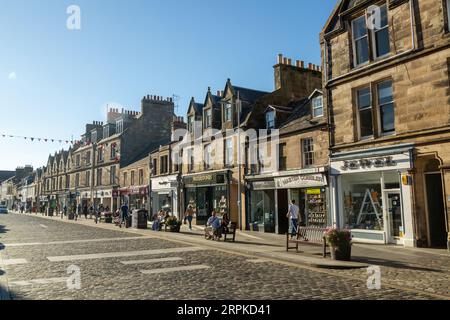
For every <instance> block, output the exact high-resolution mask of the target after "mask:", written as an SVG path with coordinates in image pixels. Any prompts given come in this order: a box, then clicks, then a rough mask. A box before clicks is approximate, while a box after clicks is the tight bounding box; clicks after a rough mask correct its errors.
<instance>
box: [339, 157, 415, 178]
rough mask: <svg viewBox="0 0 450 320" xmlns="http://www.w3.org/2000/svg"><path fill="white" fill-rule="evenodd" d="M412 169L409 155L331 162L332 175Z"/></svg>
mask: <svg viewBox="0 0 450 320" xmlns="http://www.w3.org/2000/svg"><path fill="white" fill-rule="evenodd" d="M408 169H411V160H410V157H409V154H396V155H391V156H380V157H373V158H372V157H371V158H359V159H351V160H342V161H334V162H331V172H332V174H346V173H362V172H376V171H385V170H408Z"/></svg>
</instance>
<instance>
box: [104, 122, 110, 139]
mask: <svg viewBox="0 0 450 320" xmlns="http://www.w3.org/2000/svg"><path fill="white" fill-rule="evenodd" d="M103 138H105V139H106V138H109V125H108V126H105V127H103Z"/></svg>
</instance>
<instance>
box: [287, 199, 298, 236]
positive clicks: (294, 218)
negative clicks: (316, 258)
mask: <svg viewBox="0 0 450 320" xmlns="http://www.w3.org/2000/svg"><path fill="white" fill-rule="evenodd" d="M299 212H300V208H299V207H298V206H297V205H296V204H295V200H292V203H291V205H289V212H288V214H287V215H286V217H287V218H290V219H291V228H292V231H291V236H292V238H294V237H295V236H296V235H297V228H298V217H299Z"/></svg>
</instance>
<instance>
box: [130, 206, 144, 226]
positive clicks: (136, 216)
mask: <svg viewBox="0 0 450 320" xmlns="http://www.w3.org/2000/svg"><path fill="white" fill-rule="evenodd" d="M132 218H133V220H132V223H131V226H132V228H135V229H147V219H148V211H147V210H143V209H141V210H133V214H132Z"/></svg>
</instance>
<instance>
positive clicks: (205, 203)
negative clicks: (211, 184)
mask: <svg viewBox="0 0 450 320" xmlns="http://www.w3.org/2000/svg"><path fill="white" fill-rule="evenodd" d="M211 208H212V194H211V188H198V189H197V225H204V224H206V222H207V221H208V218H209V216H210V215H211Z"/></svg>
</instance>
